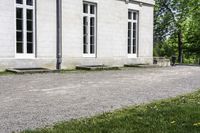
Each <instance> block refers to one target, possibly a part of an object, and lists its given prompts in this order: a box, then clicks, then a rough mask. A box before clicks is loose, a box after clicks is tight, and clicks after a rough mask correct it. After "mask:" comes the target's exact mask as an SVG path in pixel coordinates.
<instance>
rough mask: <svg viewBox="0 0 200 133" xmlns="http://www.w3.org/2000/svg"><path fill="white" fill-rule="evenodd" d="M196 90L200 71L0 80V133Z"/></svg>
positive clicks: (181, 69)
mask: <svg viewBox="0 0 200 133" xmlns="http://www.w3.org/2000/svg"><path fill="white" fill-rule="evenodd" d="M198 88H200V67H194V66H177V67H169V68H145V69H144V68H143V69H142V68H129V69H128V68H127V69H124V70H119V71H97V72H68V73H65V74H58V73H57V74H56V73H52V74H34V75H7V76H0V133H10V132H11V131H18V132H19V131H20V130H24V129H28V128H29V129H33V128H37V127H43V126H45V125H51V124H53V123H55V122H58V121H63V120H69V119H72V118H80V117H88V116H92V115H95V114H99V113H102V112H106V111H112V110H114V109H118V108H122V107H126V106H129V105H135V104H141V103H148V102H151V101H153V100H158V99H163V98H168V97H174V96H177V95H180V94H185V93H189V92H192V91H195V90H197V89H198Z"/></svg>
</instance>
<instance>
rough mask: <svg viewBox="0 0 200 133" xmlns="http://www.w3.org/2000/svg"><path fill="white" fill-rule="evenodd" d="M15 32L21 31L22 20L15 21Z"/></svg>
mask: <svg viewBox="0 0 200 133" xmlns="http://www.w3.org/2000/svg"><path fill="white" fill-rule="evenodd" d="M16 25H17V30H23V21H22V20H17V23H16Z"/></svg>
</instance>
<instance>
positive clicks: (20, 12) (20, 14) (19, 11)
mask: <svg viewBox="0 0 200 133" xmlns="http://www.w3.org/2000/svg"><path fill="white" fill-rule="evenodd" d="M16 16H17V18H19V19H23V9H22V8H17V11H16Z"/></svg>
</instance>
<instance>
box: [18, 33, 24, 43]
mask: <svg viewBox="0 0 200 133" xmlns="http://www.w3.org/2000/svg"><path fill="white" fill-rule="evenodd" d="M22 41H23V32H17V42H22Z"/></svg>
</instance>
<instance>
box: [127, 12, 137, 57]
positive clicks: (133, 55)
mask: <svg viewBox="0 0 200 133" xmlns="http://www.w3.org/2000/svg"><path fill="white" fill-rule="evenodd" d="M128 12H132V13H133V12H135V13H137V18H136V20H133V19H131V20H130V19H128V23H129V22H131V25H133V23H136V53H133V27H131V53H128V54H127V56H128V58H138V47H139V46H138V45H139V41H138V40H139V37H138V36H139V34H138V33H139V24H138V23H139V12H138V11H136V10H131V9H130V10H128ZM132 15H133V14H132ZM132 17H133V16H132ZM127 44H128V42H127Z"/></svg>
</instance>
